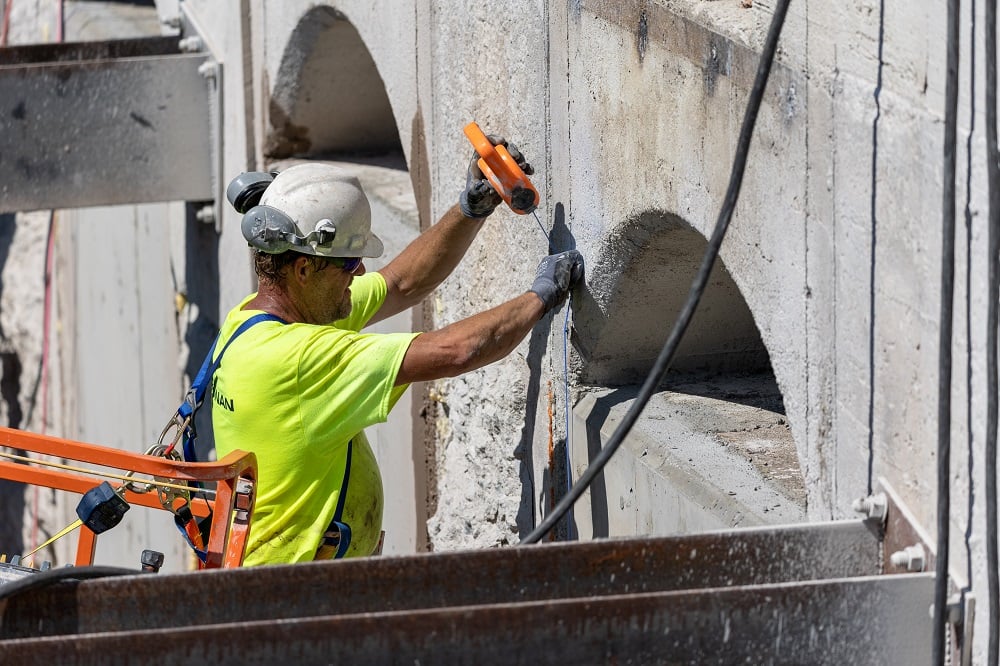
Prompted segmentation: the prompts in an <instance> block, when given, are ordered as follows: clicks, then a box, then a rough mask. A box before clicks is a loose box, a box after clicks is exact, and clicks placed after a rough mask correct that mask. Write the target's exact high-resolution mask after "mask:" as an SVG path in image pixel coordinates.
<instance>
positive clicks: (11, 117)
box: [0, 38, 214, 212]
mask: <svg viewBox="0 0 1000 666" xmlns="http://www.w3.org/2000/svg"><path fill="white" fill-rule="evenodd" d="M154 39H155V40H156V41H154V42H149V48H147V52H148V51H158V50H159V51H162V50H165V48H166V46H165V43H164V42H163V40H162V38H154ZM134 41H141V40H134ZM80 48H81V49H82V47H80ZM90 48H91V51H86V50H78V52H77V53H76V55H94V56H95V57H96V59H91V60H73V61H57V62H44V63H39V62H34V61H33V59H38V58H41V57H42V56H43V55H45V54H44V52H41V53H34V52H32V51H30V49H23V50H22V51H21V54H20V56H18V55H17V54H8V55H6V56H5V58H4V60H3V62H12V61H16V60H17V58H18V57H20V58H21V59H22V61H28V64H24V63H23V62H22V63H21V64H4V65H0V212H13V211H19V210H34V209H39V208H76V207H84V206H95V205H109V204H128V203H142V202H154V201H175V200H210V199H213V198H214V195H213V190H212V179H213V176H212V170H211V142H210V128H209V125H210V118H209V111H208V109H209V94H210V93H209V91H210V85H209V83H210V82H207V81H206V79H205V78H204V77H203V76H202V74H201V73H199V68H200V67H201V66H202V65H203V64H204V63H205V62H206V61H207V60H208V56H207V55H206V54H204V53H195V54H175V55H156V56H136V57H132V56H129V57H123V58H106V57H105V56H107V55H109V54H111V55H117V54H120V53H143V50H142V48H141V47H140V46H138V45H133V46H132V47H129V48H125V47H124V46H121V47H115V48H112V47H111V46H105V48H103V49H101V48H100V47H97V46H93V47H90ZM67 53H69V55H65V54H63V52H62V51H60V52H59V53H50V55H52V56H53V57H54V58H57V59H58V58H64V57H65V58H68V57H72V56H73V52H72V51H71V50H69V49H67Z"/></svg>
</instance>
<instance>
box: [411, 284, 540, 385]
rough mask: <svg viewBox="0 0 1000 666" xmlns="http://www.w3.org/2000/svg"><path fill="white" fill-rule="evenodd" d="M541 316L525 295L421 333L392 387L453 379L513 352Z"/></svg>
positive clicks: (534, 298) (533, 301)
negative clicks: (446, 378) (447, 378)
mask: <svg viewBox="0 0 1000 666" xmlns="http://www.w3.org/2000/svg"><path fill="white" fill-rule="evenodd" d="M543 314H545V306H544V305H543V304H542V301H541V299H540V298H539V297H538V296H537V295H535V294H533V293H531V292H527V293H524V294H521V295H520V296H518V297H516V298H513V299H511V300H509V301H507V302H506V303H503V304H502V305H498V306H497V307H495V308H492V309H490V310H487V311H486V312H481V313H479V314H477V315H473V316H471V317H469V318H467V319H463V320H461V321H458V322H455V323H454V324H450V325H448V326H445V327H444V328H441V329H438V330H436V331H431V332H429V333H423V334H421V335H419V336H417V337H416V338H414V340H413V342H412V343H411V344H410V348H409V349H408V350H407V352H406V356H405V357H404V358H403V364H402V366H401V367H400V370H399V374H398V375H397V378H396V385H397V386H398V385H400V384H410V383H412V382H418V381H428V380H431V379H440V378H442V377H454V376H456V375H459V374H461V373H463V372H468V371H470V370H475V369H477V368H481V367H483V366H484V365H487V364H489V363H492V362H493V361H496V360H499V359H501V358H503V357H504V356H506V355H507V354H509V353H510V352H511V351H513V349H514V347H516V346H517V345H518V343H520V342H521V340H523V339H524V336H525V335H527V334H528V331H530V330H531V329H532V327H534V325H535V323H537V322H538V320H539V319H540V318H541V316H542V315H543Z"/></svg>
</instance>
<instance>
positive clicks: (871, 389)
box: [868, 0, 885, 495]
mask: <svg viewBox="0 0 1000 666" xmlns="http://www.w3.org/2000/svg"><path fill="white" fill-rule="evenodd" d="M884 53H885V0H879V14H878V74H877V75H876V80H875V91H874V93H873V95H872V96H873V98H874V100H875V118H874V119H873V120H872V193H871V220H872V228H871V250H870V252H871V265H870V271H869V293H868V494H869V495H871V493H872V487H873V484H874V463H875V272H876V249H877V241H878V212H877V210H876V206H877V204H878V124H879V120H880V119H881V117H882V106H881V95H882V70H883V68H884V66H885V59H884V58H883V56H884Z"/></svg>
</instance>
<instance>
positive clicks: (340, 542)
mask: <svg viewBox="0 0 1000 666" xmlns="http://www.w3.org/2000/svg"><path fill="white" fill-rule="evenodd" d="M353 446H354V440H353V439H352V440H350V441H348V442H347V466H346V467H345V468H344V483H342V484H341V486H340V496H339V497H337V508H336V510H335V511H334V512H333V520H331V521H330V525H329V526H328V527H327V528H326V532H324V533H323V545H324V546H330V547H331V548H336V549H337V553H336V554H335V555H334V556H333V559H335V560H339V559H341V558H342V557H344V555H346V554H347V549H348V548H349V547H350V545H351V526H350V525H348V524H347V523H345V522H344V500H345V499H346V498H347V484H348V482H350V480H351V448H352V447H353Z"/></svg>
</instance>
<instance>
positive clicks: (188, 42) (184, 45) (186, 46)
mask: <svg viewBox="0 0 1000 666" xmlns="http://www.w3.org/2000/svg"><path fill="white" fill-rule="evenodd" d="M177 48H178V49H179V50H180V51H181V53H197V52H198V51H201V50H203V49H204V48H205V41H204V40H203V39H202V38H201V37H199V36H198V35H191V36H190V37H184V38H183V39H181V41H179V42H177Z"/></svg>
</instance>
